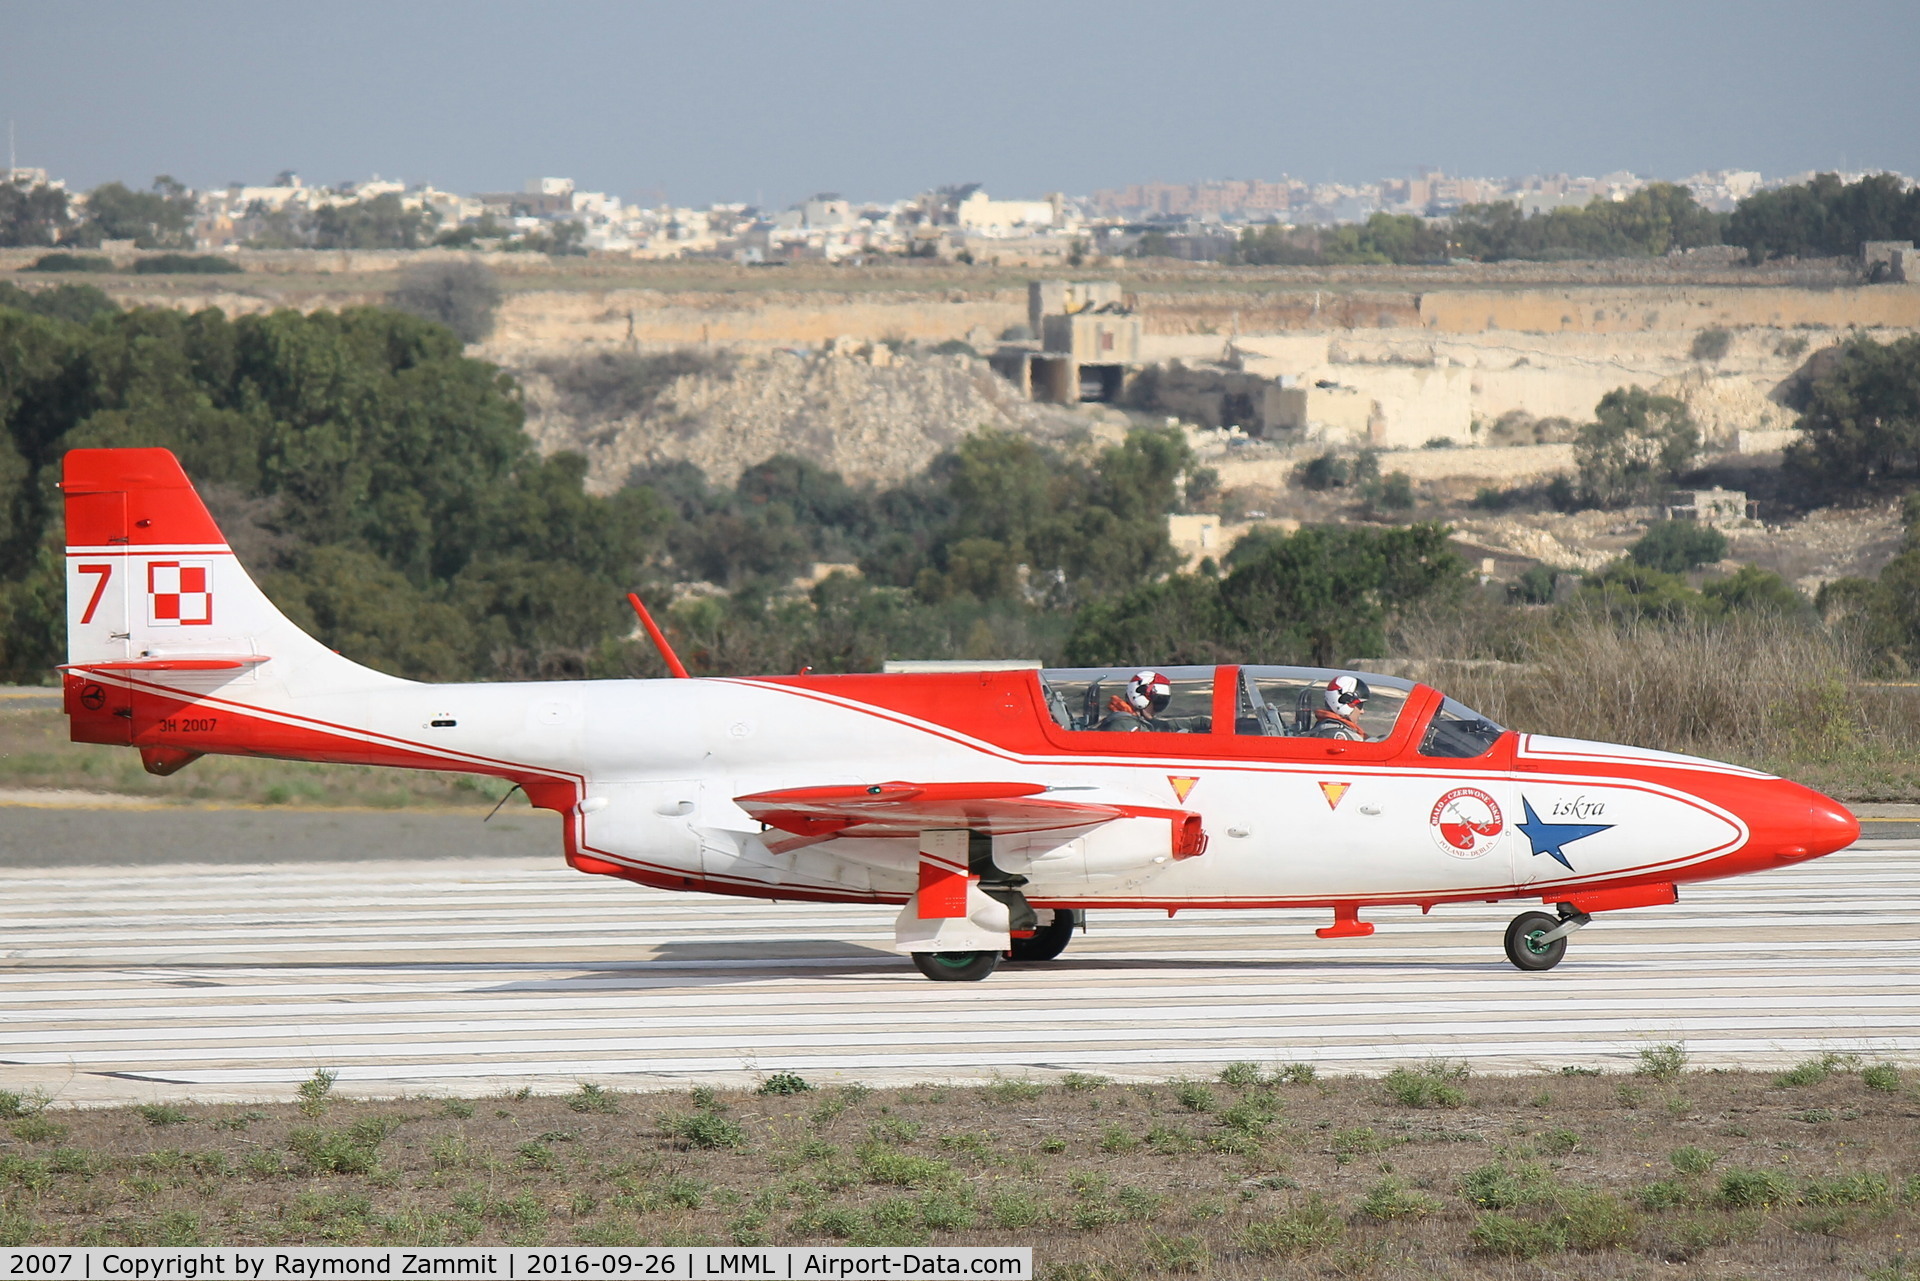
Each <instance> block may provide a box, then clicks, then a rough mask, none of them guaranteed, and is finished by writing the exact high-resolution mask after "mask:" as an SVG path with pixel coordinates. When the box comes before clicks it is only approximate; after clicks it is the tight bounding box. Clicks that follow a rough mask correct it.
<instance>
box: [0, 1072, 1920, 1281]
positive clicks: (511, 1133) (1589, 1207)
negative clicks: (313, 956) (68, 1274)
mask: <svg viewBox="0 0 1920 1281" xmlns="http://www.w3.org/2000/svg"><path fill="white" fill-rule="evenodd" d="M1261 1075H1262V1079H1261V1080H1259V1081H1256V1082H1251V1083H1247V1082H1246V1078H1245V1076H1244V1075H1242V1076H1241V1077H1240V1080H1241V1082H1242V1083H1240V1084H1234V1083H1230V1082H1227V1081H1224V1080H1219V1079H1216V1074H1215V1073H1209V1075H1208V1077H1207V1079H1206V1080H1205V1081H1203V1082H1199V1084H1202V1085H1204V1086H1205V1087H1206V1088H1207V1089H1209V1090H1210V1091H1211V1092H1212V1094H1213V1096H1214V1099H1215V1101H1216V1104H1217V1106H1216V1107H1215V1109H1214V1110H1213V1111H1211V1112H1202V1111H1197V1110H1193V1109H1191V1108H1190V1107H1189V1106H1188V1105H1187V1104H1185V1103H1182V1102H1181V1101H1180V1098H1179V1095H1178V1093H1177V1091H1178V1090H1179V1084H1178V1083H1175V1082H1165V1083H1157V1084H1151V1085H1147V1084H1141V1085H1133V1086H1128V1087H1126V1088H1120V1087H1117V1086H1113V1085H1110V1084H1109V1085H1106V1086H1104V1087H1102V1088H1098V1089H1089V1090H1069V1089H1065V1088H1059V1089H1055V1088H1052V1087H1051V1086H1049V1087H1048V1088H1047V1090H1046V1092H1045V1094H1044V1095H1043V1096H1042V1097H1041V1098H1038V1099H1034V1100H1031V1101H1030V1102H1029V1104H1028V1106H1025V1107H1020V1108H1009V1107H1008V1106H1006V1104H1005V1102H1004V1101H1003V1096H1002V1093H999V1092H996V1091H995V1090H994V1089H993V1088H992V1087H991V1086H964V1085H953V1084H947V1083H934V1082H929V1083H928V1084H926V1085H923V1086H921V1087H919V1088H917V1089H888V1090H872V1091H863V1090H846V1089H842V1088H840V1087H832V1088H820V1087H818V1086H816V1088H815V1089H814V1090H812V1091H809V1092H807V1094H806V1098H805V1101H804V1104H803V1105H799V1106H796V1104H795V1103H794V1101H793V1097H792V1096H786V1095H778V1094H770V1095H761V1094H759V1093H757V1092H756V1091H755V1090H754V1089H753V1087H752V1085H751V1084H749V1086H748V1087H747V1088H745V1089H736V1090H724V1091H721V1090H709V1091H705V1092H703V1093H701V1094H700V1095H698V1096H694V1095H691V1094H690V1093H688V1092H679V1093H676V1094H662V1095H659V1096H646V1097H640V1096H635V1095H632V1094H619V1095H615V1094H614V1093H613V1092H612V1091H607V1095H608V1096H610V1097H616V1098H618V1100H619V1106H620V1108H621V1110H622V1111H623V1112H624V1113H625V1115H624V1116H623V1115H620V1114H619V1113H604V1112H601V1111H598V1110H597V1109H598V1108H599V1107H600V1106H601V1105H600V1104H597V1103H596V1104H593V1105H591V1107H590V1108H589V1110H586V1111H582V1110H579V1109H578V1108H577V1107H576V1106H575V1105H576V1103H577V1102H580V1101H582V1100H584V1099H587V1098H592V1097H594V1096H593V1095H592V1094H591V1093H583V1092H581V1091H580V1090H579V1088H578V1087H577V1086H575V1085H570V1086H569V1087H568V1088H567V1089H566V1090H564V1091H563V1092H559V1093H555V1094H551V1095H535V1094H532V1093H531V1092H530V1091H527V1092H523V1091H513V1092H511V1093H507V1094H502V1095H499V1096H496V1097H492V1098H487V1099H468V1100H459V1101H457V1102H458V1103H459V1104H460V1106H450V1105H451V1104H453V1103H454V1102H456V1101H453V1100H447V1099H414V1100H406V1101H403V1102H400V1103H394V1102H384V1103H375V1102H367V1101H361V1100H356V1099H354V1098H352V1097H350V1096H349V1095H347V1094H344V1093H343V1092H342V1091H341V1090H340V1089H339V1088H337V1087H334V1088H330V1089H329V1090H328V1091H327V1093H326V1094H325V1095H324V1096H323V1098H324V1105H325V1107H324V1115H323V1116H321V1117H318V1118H316V1117H313V1116H309V1115H307V1114H306V1113H304V1112H303V1111H302V1109H301V1106H300V1103H301V1102H305V1101H306V1100H300V1101H297V1102H290V1103H287V1104H281V1105H272V1106H267V1105H262V1106H257V1107H248V1108H245V1109H242V1108H239V1107H231V1106H229V1107H214V1106H206V1107H196V1106H192V1105H187V1104H180V1103H176V1102H173V1101H169V1100H162V1101H160V1102H159V1104H158V1106H163V1107H173V1108H175V1109H176V1110H180V1111H183V1112H186V1113H189V1114H190V1116H191V1119H190V1120H189V1121H188V1122H186V1123H180V1124H173V1125H168V1126H158V1127H156V1126H155V1125H153V1124H151V1123H150V1121H149V1120H148V1118H147V1116H146V1114H145V1110H144V1109H141V1108H134V1107H126V1108H105V1109H93V1108H71V1109H68V1108H60V1109H56V1110H52V1111H48V1110H44V1109H39V1108H38V1105H37V1104H36V1105H34V1106H33V1107H32V1108H29V1107H27V1106H26V1105H25V1103H24V1101H23V1107H22V1110H23V1111H24V1112H26V1115H22V1116H16V1117H12V1118H10V1119H8V1120H6V1121H4V1122H0V1224H4V1226H5V1231H6V1232H7V1233H8V1234H9V1235H11V1236H12V1237H14V1238H15V1239H18V1240H21V1241H31V1242H32V1243H34V1244H36V1245H37V1244H69V1245H71V1244H82V1243H87V1242H91V1243H95V1244H103V1245H128V1244H132V1243H135V1242H153V1241H158V1240H161V1239H179V1240H187V1239H195V1238H197V1239H199V1240H202V1241H211V1242H219V1243H221V1244H232V1245H249V1246H254V1245H267V1246H275V1245H285V1246H294V1245H300V1244H341V1245H377V1244H387V1243H401V1244H434V1243H441V1244H487V1245H493V1244H507V1243H512V1242H532V1243H538V1244H542V1245H545V1244H553V1245H596V1244H606V1245H616V1246H617V1245H632V1244H636V1243H651V1244H656V1245H657V1244H663V1243H667V1242H670V1241H671V1242H687V1243H700V1244H705V1245H712V1246H717V1247H721V1248H735V1247H751V1246H754V1245H756V1244H766V1243H780V1244H787V1243H792V1244H799V1245H805V1244H809V1243H830V1242H832V1243H856V1242H866V1243H888V1242H899V1243H908V1244H915V1243H923V1242H934V1243H939V1244H946V1245H994V1244H1021V1245H1031V1246H1033V1247H1034V1248H1035V1251H1036V1256H1037V1258H1038V1260H1039V1264H1040V1269H1041V1274H1042V1275H1043V1276H1045V1277H1049V1278H1051V1277H1053V1276H1059V1275H1065V1276H1075V1277H1078V1276H1087V1277H1091V1276H1096V1275H1099V1276H1105V1277H1111V1278H1126V1281H1149V1279H1150V1278H1151V1277H1153V1276H1157V1275H1190V1276H1203V1275H1204V1276H1213V1277H1218V1278H1222V1279H1223V1281H1224V1279H1225V1278H1228V1277H1237V1276H1246V1277H1265V1276H1275V1277H1279V1276H1293V1275H1300V1276H1309V1275H1311V1276H1316V1277H1320V1276H1327V1277H1374V1276H1379V1277H1383V1278H1386V1277H1395V1276H1401V1275H1405V1276H1410V1277H1411V1276H1455V1277H1460V1278H1462V1281H1467V1279H1468V1278H1473V1279H1475V1281H1478V1279H1479V1278H1494V1277H1518V1276H1533V1275H1536V1273H1539V1274H1542V1275H1544V1270H1546V1269H1551V1270H1553V1271H1554V1272H1556V1273H1564V1274H1567V1275H1577V1276H1595V1277H1630V1276H1651V1275H1654V1274H1656V1273H1661V1272H1666V1271H1669V1270H1673V1265H1674V1264H1676V1263H1679V1262H1684V1261H1686V1260H1689V1259H1698V1260H1700V1261H1701V1264H1702V1265H1705V1264H1706V1263H1708V1262H1710V1263H1711V1267H1709V1268H1706V1269H1705V1271H1703V1275H1704V1274H1705V1272H1707V1271H1710V1272H1712V1273H1713V1275H1716V1276H1717V1275H1723V1274H1724V1275H1727V1276H1775V1275H1785V1274H1788V1273H1791V1272H1792V1270H1793V1269H1795V1268H1798V1269H1800V1270H1801V1272H1802V1273H1804V1274H1805V1275H1809V1276H1813V1275H1821V1276H1825V1275H1849V1276H1851V1275H1858V1274H1860V1273H1861V1272H1863V1271H1865V1270H1868V1269H1870V1268H1872V1267H1876V1266H1879V1265H1880V1264H1881V1263H1882V1262H1884V1261H1886V1260H1887V1259H1889V1258H1891V1257H1893V1256H1894V1255H1895V1254H1896V1253H1897V1252H1898V1251H1900V1250H1902V1249H1904V1248H1905V1245H1906V1240H1907V1239H1908V1238H1911V1236H1912V1232H1913V1228H1912V1224H1913V1216H1914V1214H1915V1212H1916V1207H1917V1206H1920V1172H1916V1167H1915V1165H1914V1164H1913V1158H1912V1154H1913V1153H1914V1152H1915V1151H1920V1109H1915V1108H1914V1107H1913V1095H1912V1093H1911V1092H1910V1091H1906V1090H1900V1091H1879V1090H1873V1089H1868V1088H1865V1087H1864V1086H1863V1085H1860V1084H1855V1083H1854V1081H1853V1079H1852V1078H1850V1077H1849V1078H1841V1077H1838V1076H1835V1077H1834V1078H1832V1079H1830V1080H1829V1081H1828V1082H1827V1084H1826V1085H1825V1086H1821V1087H1815V1088H1818V1089H1819V1090H1821V1091H1822V1093H1821V1094H1820V1095H1818V1096H1817V1097H1808V1096H1804V1095H1802V1096H1794V1095H1786V1096H1782V1095H1778V1094H1774V1095H1771V1096H1769V1094H1768V1091H1769V1090H1770V1089H1771V1081H1772V1076H1773V1074H1772V1073H1766V1074H1755V1073H1743V1072H1725V1073H1722V1072H1691V1073H1689V1074H1688V1075H1687V1085H1686V1092H1687V1095H1688V1097H1689V1098H1690V1100H1691V1101H1692V1103H1693V1112H1692V1113H1691V1114H1690V1115H1689V1116H1688V1117H1686V1118H1679V1119H1676V1118H1674V1117H1670V1116H1669V1115H1668V1114H1667V1112H1666V1111H1665V1110H1664V1109H1663V1108H1658V1107H1653V1106H1650V1107H1648V1108H1646V1109H1642V1110H1641V1111H1639V1112H1630V1111H1625V1110H1622V1109H1620V1108H1618V1107H1617V1106H1615V1105H1614V1103H1613V1099H1612V1092H1613V1089H1614V1087H1615V1086H1616V1085H1618V1084H1619V1083H1620V1082H1621V1081H1622V1080H1623V1079H1627V1078H1623V1077H1621V1076H1613V1077H1607V1078H1599V1079H1594V1078H1585V1077H1573V1076H1560V1075H1558V1074H1555V1075H1554V1077H1553V1080H1552V1097H1551V1098H1550V1099H1549V1100H1547V1101H1545V1102H1544V1103H1543V1102H1541V1101H1540V1100H1539V1099H1538V1098H1537V1097H1536V1096H1537V1093H1538V1090H1537V1086H1538V1083H1539V1082H1538V1079H1537V1078H1536V1079H1535V1080H1532V1081H1528V1080H1525V1079H1510V1078H1485V1079H1480V1080H1478V1081H1477V1084H1476V1085H1475V1086H1474V1088H1473V1093H1474V1106H1473V1110H1472V1111H1471V1112H1470V1113H1464V1114H1463V1113H1456V1112H1451V1111H1435V1110H1427V1111H1421V1110H1409V1109H1408V1108H1406V1107H1405V1106H1403V1105H1402V1104H1400V1103H1398V1102H1396V1101H1394V1100H1393V1099H1392V1098H1391V1097H1389V1096H1388V1095H1387V1094H1386V1092H1385V1091H1384V1089H1383V1088H1382V1086H1381V1083H1380V1081H1379V1079H1377V1078H1367V1077H1335V1078H1330V1079H1326V1080H1323V1081H1316V1082H1315V1083H1314V1086H1313V1088H1307V1089H1292V1088H1289V1087H1288V1086H1286V1085H1283V1084H1281V1083H1279V1082H1276V1081H1275V1080H1274V1076H1275V1073H1274V1072H1273V1071H1272V1070H1271V1069H1270V1068H1269V1067H1266V1066H1264V1065H1263V1066H1262V1068H1261ZM1428 1079H1444V1078H1437V1077H1432V1076H1429V1078H1428ZM1194 1083H1195V1082H1192V1081H1189V1082H1187V1083H1186V1084H1194ZM1635 1083H1636V1084H1637V1085H1638V1087H1639V1088H1642V1089H1645V1090H1647V1091H1648V1092H1649V1093H1650V1094H1652V1095H1659V1096H1663V1095H1665V1094H1666V1093H1668V1092H1669V1091H1667V1090H1665V1089H1663V1088H1662V1087H1661V1086H1660V1085H1659V1084H1658V1083H1656V1082H1654V1081H1651V1080H1647V1079H1644V1078H1640V1079H1637V1080H1636V1082H1635ZM1769 1097H1771V1099H1772V1100H1774V1102H1773V1103H1772V1104H1771V1105H1769V1103H1768V1099H1769ZM1783 1098H1785V1099H1790V1100H1793V1101H1794V1102H1796V1103H1797V1102H1800V1101H1802V1100H1804V1101H1805V1102H1819V1103H1822V1104H1830V1105H1831V1110H1832V1111H1833V1112H1834V1113H1835V1115H1834V1119H1833V1120H1832V1121H1830V1122H1826V1123H1824V1124H1823V1126H1822V1128H1821V1129H1819V1130H1817V1131H1814V1130H1809V1129H1808V1128H1807V1126H1806V1125H1804V1124H1802V1123H1800V1122H1798V1121H1796V1120H1794V1119H1793V1118H1792V1117H1791V1116H1790V1115H1789V1112H1790V1111H1791V1110H1792V1109H1791V1108H1788V1107H1782V1106H1779V1101H1780V1100H1782V1099H1783ZM690 1099H691V1100H693V1104H694V1105H693V1106H689V1105H688V1104H689V1100H690ZM1842 1099H1844V1102H1845V1106H1842V1104H1841V1102H1840V1100H1842ZM150 1106H151V1105H150ZM823 1109H824V1111H823ZM1910 1114H1912V1115H1910ZM1849 1116H1851V1117H1853V1119H1851V1120H1850V1119H1848V1117H1849ZM656 1117H657V1118H659V1119H658V1122H657V1123H656V1120H655V1119H654V1118H656ZM30 1119H31V1120H37V1121H43V1122H48V1123H51V1124H53V1125H57V1126H61V1127H64V1128H65V1130H66V1131H67V1132H66V1134H65V1135H64V1137H62V1138H60V1139H58V1140H54V1141H46V1140H42V1141H38V1142H32V1143H29V1142H27V1141H25V1140H22V1139H20V1138H18V1137H17V1136H16V1135H14V1134H13V1132H12V1128H13V1127H14V1126H15V1125H18V1124H19V1123H20V1122H22V1121H26V1120H30ZM229 1122H235V1124H229ZM683 1126H684V1127H694V1128H686V1129H682V1127H683ZM701 1136H705V1137H706V1138H707V1139H708V1141H710V1142H714V1143H715V1145H714V1146H701V1144H700V1142H699V1138H700V1137H701ZM649 1138H651V1140H652V1141H651V1142H649V1141H648V1140H649ZM636 1139H638V1140H639V1141H638V1142H636ZM1463 1144H1464V1145H1466V1150H1467V1151H1469V1152H1471V1153H1472V1154H1473V1155H1472V1156H1471V1157H1470V1158H1469V1159H1466V1160H1463V1159H1462V1157H1463V1155H1464V1154H1463V1150H1462V1145H1463ZM169 1216H171V1217H169ZM1516 1225H1517V1226H1516ZM1155 1242H1158V1243H1160V1246H1159V1248H1158V1249H1157V1250H1156V1249H1155V1245H1154V1243H1155ZM1196 1243H1197V1244H1196ZM1200 1247H1204V1250H1202V1249H1201V1248H1200ZM1796 1252H1798V1253H1796ZM1835 1252H1839V1253H1838V1254H1835ZM1528 1256H1531V1257H1532V1259H1533V1261H1532V1262H1529V1261H1528ZM1829 1256H1832V1257H1831V1258H1830V1257H1829ZM1834 1258H1837V1259H1838V1262H1834V1261H1833V1259H1834ZM1075 1268H1078V1269H1080V1270H1079V1271H1074V1270H1072V1269H1075ZM1087 1269H1096V1270H1095V1271H1088V1270H1087ZM1674 1274H1675V1275H1678V1274H1679V1273H1678V1271H1675V1273H1674Z"/></svg>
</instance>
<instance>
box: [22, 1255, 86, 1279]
mask: <svg viewBox="0 0 1920 1281" xmlns="http://www.w3.org/2000/svg"><path fill="white" fill-rule="evenodd" d="M72 1268H73V1256H72V1255H71V1254H16V1255H14V1256H13V1267H11V1268H10V1269H8V1271H7V1275H8V1276H10V1277H58V1276H65V1275H66V1274H67V1273H68V1272H69V1271H71V1270H72Z"/></svg>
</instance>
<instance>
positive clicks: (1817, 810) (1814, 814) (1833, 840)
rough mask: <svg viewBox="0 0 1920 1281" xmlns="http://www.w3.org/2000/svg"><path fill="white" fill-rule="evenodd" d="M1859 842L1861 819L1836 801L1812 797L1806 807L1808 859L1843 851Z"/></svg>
mask: <svg viewBox="0 0 1920 1281" xmlns="http://www.w3.org/2000/svg"><path fill="white" fill-rule="evenodd" d="M1859 839H1860V820H1859V819H1857V818H1855V817H1854V816H1853V813H1852V811H1850V810H1848V809H1847V807H1846V806H1844V805H1842V804H1841V803H1840V802H1839V801H1836V800H1833V799H1831V798H1829V797H1825V796H1817V795H1816V796H1815V797H1814V800H1813V803H1812V804H1810V805H1809V806H1807V857H1809V858H1817V857H1819V856H1820V855H1822V854H1831V853H1833V852H1834V851H1835V850H1842V849H1845V848H1846V847H1847V846H1849V845H1851V844H1853V843H1854V842H1855V841H1857V840H1859Z"/></svg>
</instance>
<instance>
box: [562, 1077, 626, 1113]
mask: <svg viewBox="0 0 1920 1281" xmlns="http://www.w3.org/2000/svg"><path fill="white" fill-rule="evenodd" d="M567 1106H568V1107H569V1108H572V1109H573V1110H574V1111H575V1112H618V1111H619V1110H620V1099H619V1096H618V1095H616V1094H615V1093H614V1092H613V1091H612V1090H609V1089H605V1088H603V1087H601V1086H598V1085H595V1084H594V1083H593V1082H591V1081H582V1082H581V1083H580V1089H579V1091H578V1092H577V1093H575V1094H573V1095H571V1096H570V1097H569V1098H568V1099H567Z"/></svg>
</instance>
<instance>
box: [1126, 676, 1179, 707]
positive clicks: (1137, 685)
mask: <svg viewBox="0 0 1920 1281" xmlns="http://www.w3.org/2000/svg"><path fill="white" fill-rule="evenodd" d="M1172 701H1173V682H1172V681H1170V680H1168V679H1167V678H1166V677H1164V676H1162V675H1161V674H1160V673H1159V672H1152V671H1147V672H1135V673H1134V674H1133V675H1131V676H1129V677H1127V702H1128V703H1129V704H1131V705H1132V707H1133V710H1134V711H1136V712H1139V713H1141V714H1142V715H1144V716H1158V715H1159V714H1160V713H1161V712H1164V711H1166V710H1167V704H1168V703H1170V702H1172Z"/></svg>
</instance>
